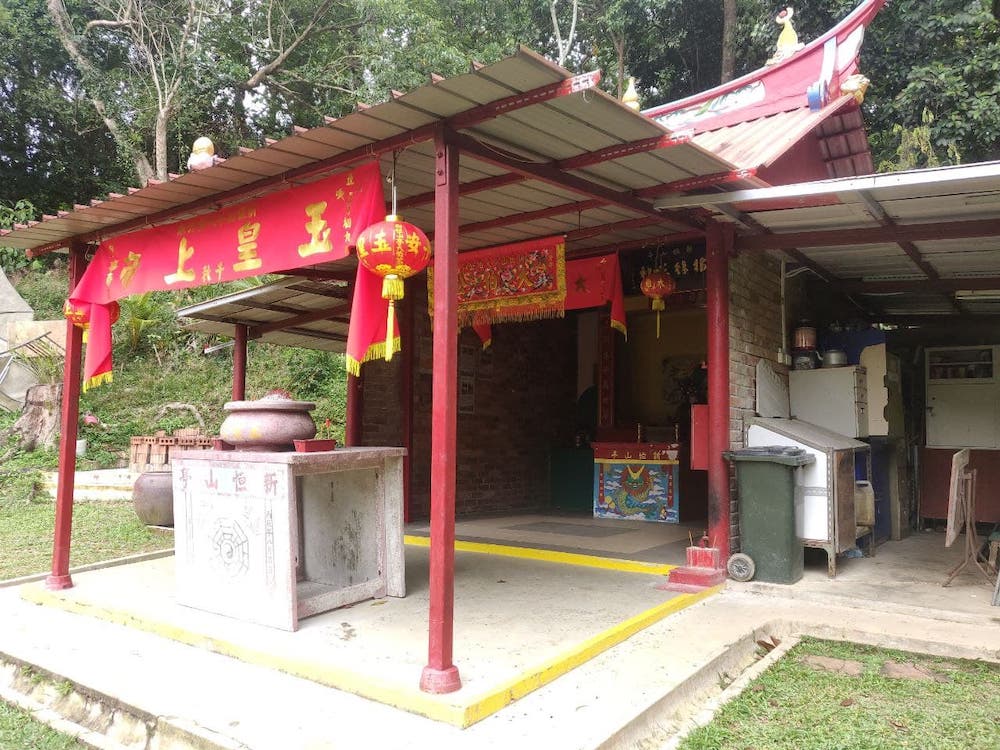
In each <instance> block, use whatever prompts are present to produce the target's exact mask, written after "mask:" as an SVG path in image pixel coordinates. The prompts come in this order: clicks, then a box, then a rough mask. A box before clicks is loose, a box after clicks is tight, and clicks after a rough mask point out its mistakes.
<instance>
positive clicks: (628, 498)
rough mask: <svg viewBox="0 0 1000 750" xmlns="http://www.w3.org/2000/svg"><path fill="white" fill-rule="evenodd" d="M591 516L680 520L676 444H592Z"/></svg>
mask: <svg viewBox="0 0 1000 750" xmlns="http://www.w3.org/2000/svg"><path fill="white" fill-rule="evenodd" d="M591 448H592V449H593V451H594V517H595V518H618V519H624V520H628V521H659V522H661V523H677V522H678V521H679V520H680V500H681V497H680V486H679V483H678V479H679V471H678V466H679V464H678V460H677V454H678V452H679V450H680V446H679V445H678V444H676V443H591Z"/></svg>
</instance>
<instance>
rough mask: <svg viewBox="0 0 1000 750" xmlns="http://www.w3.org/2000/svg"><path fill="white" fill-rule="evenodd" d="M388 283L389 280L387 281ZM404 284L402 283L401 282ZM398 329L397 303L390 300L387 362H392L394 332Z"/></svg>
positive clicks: (386, 338)
mask: <svg viewBox="0 0 1000 750" xmlns="http://www.w3.org/2000/svg"><path fill="white" fill-rule="evenodd" d="M386 281H388V279H386ZM400 283H402V282H400ZM395 328H396V303H395V301H394V300H393V299H392V298H391V297H390V298H389V310H388V311H387V312H386V314H385V361H386V362H392V348H393V347H392V340H393V335H392V334H393V331H394V330H395Z"/></svg>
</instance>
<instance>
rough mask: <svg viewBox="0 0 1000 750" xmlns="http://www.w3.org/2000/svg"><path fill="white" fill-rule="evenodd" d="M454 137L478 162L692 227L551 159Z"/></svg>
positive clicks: (670, 222)
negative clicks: (546, 160)
mask: <svg viewBox="0 0 1000 750" xmlns="http://www.w3.org/2000/svg"><path fill="white" fill-rule="evenodd" d="M454 139H455V144H456V145H457V146H458V147H459V148H460V149H461V150H462V151H463V152H464V153H466V154H468V155H470V156H472V157H474V158H476V159H478V160H480V161H485V162H487V163H488V164H493V165H495V166H498V167H502V168H503V169H507V170H509V171H511V172H516V173H518V174H521V175H524V176H526V177H530V178H531V179H533V180H539V181H540V182H544V183H547V184H549V185H555V186H556V187H561V188H564V189H566V190H571V191H573V192H575V193H580V194H581V195H586V196H587V197H590V198H599V199H601V200H604V201H606V202H607V203H610V204H613V205H616V206H621V207H622V208H627V209H628V210H630V211H635V212H636V213H640V214H644V215H646V216H651V217H653V218H655V219H657V220H658V221H661V222H663V223H667V224H673V225H675V226H677V227H680V228H683V229H693V228H695V227H694V226H693V225H692V224H690V223H688V222H687V221H684V220H682V219H678V218H676V217H671V216H667V215H664V214H662V213H661V212H659V211H657V210H656V209H655V208H653V205H652V204H651V203H647V202H646V201H644V200H642V199H640V198H637V197H636V196H634V195H632V194H631V193H623V192H618V191H617V190H612V189H611V188H608V187H605V186H603V185H599V184H597V183H595V182H591V181H590V180H585V179H584V178H582V177H579V176H577V175H573V174H566V173H564V172H562V171H560V170H559V168H558V167H556V166H554V165H553V164H552V163H551V162H549V163H544V162H527V161H523V160H521V161H519V160H518V159H517V158H516V157H515V156H513V155H508V154H505V153H503V152H501V151H500V150H499V149H496V148H493V147H489V146H486V145H484V144H483V143H480V142H479V141H477V140H476V139H474V138H471V137H469V136H467V135H463V134H461V133H455V134H454Z"/></svg>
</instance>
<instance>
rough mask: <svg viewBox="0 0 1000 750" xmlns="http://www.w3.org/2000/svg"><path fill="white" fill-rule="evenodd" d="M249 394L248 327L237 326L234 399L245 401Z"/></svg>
mask: <svg viewBox="0 0 1000 750" xmlns="http://www.w3.org/2000/svg"><path fill="white" fill-rule="evenodd" d="M246 395H247V327H246V326H244V325H238V324H237V326H236V339H235V342H234V343H233V401H243V400H244V399H246Z"/></svg>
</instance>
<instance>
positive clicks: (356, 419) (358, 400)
mask: <svg viewBox="0 0 1000 750" xmlns="http://www.w3.org/2000/svg"><path fill="white" fill-rule="evenodd" d="M363 375H364V373H362V375H351V374H350V373H347V407H346V414H345V415H344V421H345V424H344V445H346V446H348V447H351V446H355V447H356V446H359V445H361V420H362V419H363V418H364V404H365V381H364V379H363Z"/></svg>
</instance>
